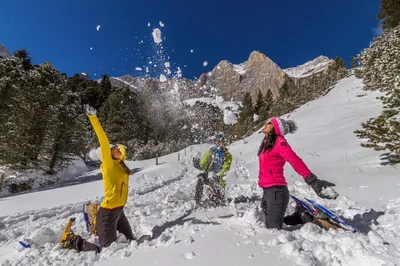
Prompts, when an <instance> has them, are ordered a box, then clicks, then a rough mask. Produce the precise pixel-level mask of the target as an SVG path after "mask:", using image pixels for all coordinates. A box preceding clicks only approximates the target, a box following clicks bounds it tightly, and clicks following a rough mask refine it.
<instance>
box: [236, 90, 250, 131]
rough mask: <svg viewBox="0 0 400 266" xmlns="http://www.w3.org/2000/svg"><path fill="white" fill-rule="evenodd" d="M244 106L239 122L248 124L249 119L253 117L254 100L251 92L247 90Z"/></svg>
mask: <svg viewBox="0 0 400 266" xmlns="http://www.w3.org/2000/svg"><path fill="white" fill-rule="evenodd" d="M242 105H243V107H242V108H241V109H240V114H239V119H238V123H239V124H246V122H248V121H249V120H250V121H252V119H253V100H252V98H251V94H250V92H246V93H245V94H244V98H243V103H242Z"/></svg>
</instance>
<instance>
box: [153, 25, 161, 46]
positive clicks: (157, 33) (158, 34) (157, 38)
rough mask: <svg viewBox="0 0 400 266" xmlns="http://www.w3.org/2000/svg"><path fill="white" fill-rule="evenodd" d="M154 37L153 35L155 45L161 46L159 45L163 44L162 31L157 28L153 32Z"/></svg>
mask: <svg viewBox="0 0 400 266" xmlns="http://www.w3.org/2000/svg"><path fill="white" fill-rule="evenodd" d="M152 35H153V39H154V42H155V43H157V44H159V43H161V42H162V38H161V30H160V29H159V28H155V29H154V30H153V33H152Z"/></svg>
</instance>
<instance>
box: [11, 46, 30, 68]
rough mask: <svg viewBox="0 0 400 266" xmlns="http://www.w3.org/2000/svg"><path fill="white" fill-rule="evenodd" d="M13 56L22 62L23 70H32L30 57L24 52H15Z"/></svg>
mask: <svg viewBox="0 0 400 266" xmlns="http://www.w3.org/2000/svg"><path fill="white" fill-rule="evenodd" d="M14 56H15V57H17V58H19V59H21V60H22V65H23V66H24V69H25V70H30V69H32V63H31V57H30V56H29V53H28V52H27V51H26V50H24V49H22V50H17V51H16V52H15V53H14Z"/></svg>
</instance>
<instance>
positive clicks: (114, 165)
mask: <svg viewBox="0 0 400 266" xmlns="http://www.w3.org/2000/svg"><path fill="white" fill-rule="evenodd" d="M88 116H89V120H90V122H91V123H92V126H93V129H94V131H95V132H96V135H97V138H98V140H99V143H100V149H101V161H102V164H101V166H100V171H101V173H102V175H103V185H104V199H103V201H102V202H101V205H100V206H101V207H102V208H104V209H115V208H118V207H123V206H125V204H126V201H127V200H128V183H129V174H128V173H127V172H126V171H125V169H124V167H123V166H122V165H121V164H120V162H121V161H125V159H126V150H125V147H124V146H123V145H120V146H119V150H120V151H121V153H122V157H121V159H120V160H114V159H113V158H112V156H111V150H110V143H109V141H108V138H107V135H106V133H105V132H104V130H103V128H102V127H101V125H100V121H99V119H98V118H97V116H96V115H88Z"/></svg>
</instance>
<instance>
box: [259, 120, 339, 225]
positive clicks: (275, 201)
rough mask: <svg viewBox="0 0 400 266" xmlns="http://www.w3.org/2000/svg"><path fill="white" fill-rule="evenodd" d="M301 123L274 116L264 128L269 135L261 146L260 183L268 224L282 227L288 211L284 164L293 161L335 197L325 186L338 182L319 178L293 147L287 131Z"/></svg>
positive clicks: (308, 180)
mask: <svg viewBox="0 0 400 266" xmlns="http://www.w3.org/2000/svg"><path fill="white" fill-rule="evenodd" d="M296 130H297V125H296V124H295V122H294V121H292V120H284V119H281V118H276V117H274V118H271V119H269V120H268V121H267V123H266V124H265V126H264V128H263V130H262V132H263V133H264V134H265V137H264V139H263V141H262V143H261V145H260V148H259V150H258V159H259V174H258V185H259V186H260V187H261V188H263V199H262V203H261V206H262V209H263V211H264V214H265V217H266V219H265V220H266V227H267V228H276V229H282V226H283V220H284V215H285V212H286V208H287V205H288V203H289V190H288V188H287V182H286V179H285V176H284V172H283V168H284V165H285V163H286V162H289V163H290V165H291V166H292V167H293V168H294V170H295V171H296V172H297V173H298V174H299V175H301V176H302V177H303V179H304V180H305V182H306V183H307V184H309V185H310V186H311V187H312V188H313V189H314V191H315V192H316V194H317V195H318V196H319V197H321V198H332V197H331V196H329V195H326V194H324V189H325V188H327V187H330V186H335V184H333V183H330V182H327V181H324V180H319V179H318V178H317V177H316V176H315V175H314V174H313V173H312V172H311V170H310V169H309V168H308V167H307V165H306V164H305V163H304V162H303V160H302V159H300V157H299V156H297V154H296V153H295V152H294V151H293V150H292V148H291V147H290V145H289V143H288V142H287V140H286V139H285V137H284V135H286V134H288V133H294V132H295V131H296Z"/></svg>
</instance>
